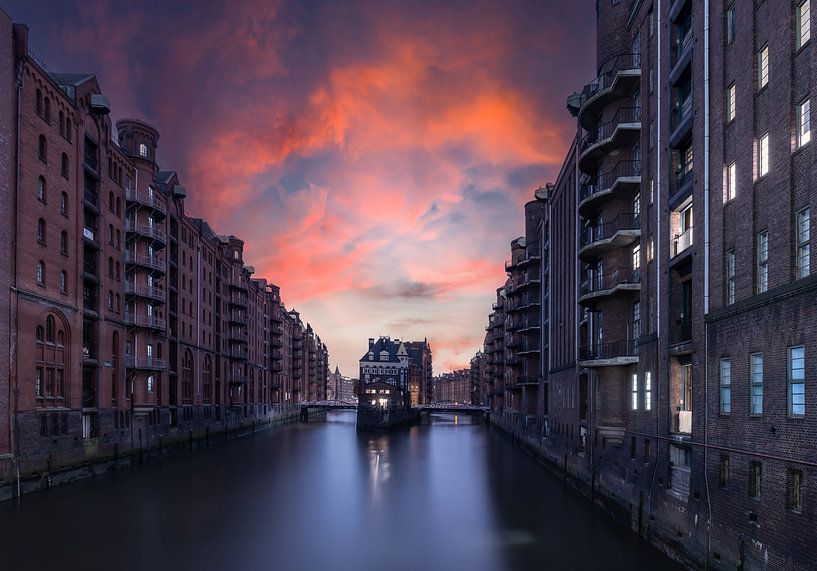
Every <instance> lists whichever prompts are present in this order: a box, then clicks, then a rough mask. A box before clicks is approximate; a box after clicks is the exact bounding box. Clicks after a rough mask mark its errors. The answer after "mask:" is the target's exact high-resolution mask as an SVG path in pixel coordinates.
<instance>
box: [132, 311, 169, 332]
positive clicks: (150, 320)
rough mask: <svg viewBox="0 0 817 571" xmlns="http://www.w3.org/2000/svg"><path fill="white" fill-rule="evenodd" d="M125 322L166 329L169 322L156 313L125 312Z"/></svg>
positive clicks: (136, 325)
mask: <svg viewBox="0 0 817 571" xmlns="http://www.w3.org/2000/svg"><path fill="white" fill-rule="evenodd" d="M125 323H126V324H127V325H131V326H134V327H146V328H150V329H165V328H166V327H167V322H166V321H165V320H164V319H161V318H159V317H156V316H155V315H134V314H133V313H129V312H127V311H126V312H125Z"/></svg>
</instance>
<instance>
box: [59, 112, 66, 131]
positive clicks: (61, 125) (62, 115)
mask: <svg viewBox="0 0 817 571" xmlns="http://www.w3.org/2000/svg"><path fill="white" fill-rule="evenodd" d="M60 135H62V136H63V137H64V136H65V113H63V112H62V111H60Z"/></svg>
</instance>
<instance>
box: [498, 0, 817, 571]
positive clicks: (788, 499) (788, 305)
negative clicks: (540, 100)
mask: <svg viewBox="0 0 817 571" xmlns="http://www.w3.org/2000/svg"><path fill="white" fill-rule="evenodd" d="M596 32H597V34H596V40H597V64H598V74H597V77H595V78H594V79H592V80H591V81H590V82H589V83H588V84H587V85H586V86H585V87H584V88H583V89H582V90H581V91H580V92H578V93H576V94H574V95H573V96H571V97H569V98H568V108H569V109H570V111H571V112H572V113H573V114H574V116H575V117H576V119H577V132H576V137H575V138H574V141H573V143H572V145H571V147H570V149H569V150H568V152H567V155H566V157H565V161H564V164H563V166H562V169H561V171H560V174H559V176H558V178H557V180H556V181H555V183H554V184H552V185H548V187H547V189H546V192H545V193H544V196H537V198H539V199H541V200H543V202H544V211H543V214H542V220H543V224H542V229H543V230H542V238H541V240H540V244H541V246H540V247H541V252H542V257H541V259H542V265H543V266H544V267H545V269H544V270H543V273H542V281H541V288H540V292H541V300H542V308H543V309H542V317H541V327H542V331H543V332H544V333H543V335H542V343H541V354H542V355H543V358H544V359H543V367H542V380H541V382H540V383H539V385H538V387H537V389H536V390H537V391H538V393H539V395H538V398H539V402H540V403H542V408H541V410H539V411H538V413H537V418H536V420H535V422H530V418H529V416H528V415H519V414H517V413H519V412H523V411H524V412H526V413H529V411H530V409H529V408H527V407H526V406H525V405H524V404H522V402H520V401H517V400H515V399H516V397H515V394H516V393H515V392H514V387H509V388H510V389H511V390H510V391H508V390H506V391H505V396H504V398H500V397H499V394H498V392H497V389H498V386H497V383H498V382H499V378H501V377H497V376H496V372H497V371H498V370H499V368H505V370H507V369H508V368H511V370H512V371H513V370H514V369H516V368H521V367H522V365H520V364H519V362H518V360H515V359H518V353H516V354H515V353H514V352H513V351H508V350H507V345H508V343H514V342H516V340H515V339H514V337H513V336H510V337H507V336H506V338H505V339H506V340H505V347H506V352H505V353H504V359H502V360H501V362H500V359H499V358H498V357H499V356H500V355H502V352H501V351H499V350H498V349H497V346H498V345H501V337H500V335H499V327H498V324H499V323H500V322H501V321H502V318H503V313H504V314H508V311H509V309H510V310H511V311H510V313H511V314H513V313H514V311H515V310H514V308H515V307H516V306H515V305H514V303H513V300H514V294H515V292H516V288H517V286H518V275H517V274H518V273H519V272H518V265H519V263H518V262H519V260H521V259H523V258H522V246H523V245H524V247H525V249H527V248H528V247H529V246H530V244H531V240H530V238H529V236H528V232H527V231H526V236H525V240H524V242H522V239H521V238H520V239H518V240H516V241H515V243H514V248H513V249H512V260H511V263H510V266H511V267H510V268H509V269H510V270H511V272H510V279H509V281H508V283H507V284H506V285H505V287H504V288H501V289H500V290H499V293H498V296H497V303H496V304H495V305H494V308H493V309H494V311H493V313H492V314H491V318H490V322H489V327H488V335H486V343H485V354H486V355H487V357H488V366H489V368H491V370H492V371H493V372H494V376H493V380H491V379H488V380H487V382H486V385H485V390H486V391H487V392H488V394H490V395H492V398H491V399H490V401H489V402H490V403H491V406H492V408H493V409H494V411H496V412H500V413H502V414H500V415H496V414H492V418H501V422H503V423H504V424H505V426H506V428H507V429H509V430H513V431H515V432H517V433H519V434H521V435H523V436H525V437H526V438H528V439H529V440H530V441H531V442H533V443H535V444H536V445H537V447H538V449H539V450H541V451H542V453H543V454H544V455H545V456H547V457H549V458H551V459H552V460H553V461H558V463H559V465H560V466H563V467H564V469H566V470H567V471H568V473H569V474H571V475H573V476H574V477H575V478H576V479H577V481H580V482H583V484H582V485H584V486H586V487H587V488H588V490H589V491H590V493H591V494H592V496H593V497H594V498H596V499H597V501H599V502H601V503H603V504H605V505H606V506H607V507H608V508H610V510H611V511H612V512H614V513H617V514H619V515H620V516H621V517H622V518H623V519H625V520H627V521H628V522H629V523H630V524H631V525H632V526H633V528H634V529H637V530H638V531H639V532H640V533H642V534H643V535H645V536H646V537H649V538H651V539H652V540H654V541H655V542H656V543H659V544H661V545H663V546H664V547H665V548H666V549H668V550H672V551H674V552H675V553H676V555H678V556H679V557H682V558H687V559H688V560H690V561H694V562H695V563H697V564H699V565H701V564H703V563H704V562H706V563H707V564H708V565H711V566H713V567H716V568H719V567H723V568H730V567H734V566H735V565H736V564H738V563H740V564H742V565H743V566H744V568H759V567H762V566H771V567H775V568H790V569H796V568H802V569H805V568H808V567H810V566H811V565H813V563H812V561H811V559H812V557H811V555H812V554H813V547H812V546H813V545H814V543H815V540H817V532H815V529H816V528H815V526H814V522H815V521H817V502H815V498H817V484H815V482H816V481H817V464H816V463H815V462H814V458H815V457H816V456H817V450H816V449H815V447H816V445H815V440H814V438H813V434H814V432H815V426H814V423H815V421H814V418H815V417H814V412H815V409H817V390H815V388H814V386H813V384H812V382H811V379H812V378H813V377H814V373H815V368H814V359H813V358H812V357H813V353H814V352H815V351H817V346H816V345H817V340H816V339H815V333H817V331H815V327H814V325H813V323H814V322H815V320H814V317H815V316H814V313H815V311H817V310H815V309H814V307H815V304H814V301H815V299H817V297H815V284H817V278H815V276H813V275H812V274H811V267H810V227H811V208H813V207H814V204H812V201H814V200H815V199H816V198H817V192H816V191H815V190H814V188H815V181H814V180H813V179H814V177H815V174H814V173H815V169H814V166H813V165H814V164H815V162H816V161H817V155H816V154H815V153H816V152H817V151H815V147H814V143H813V142H811V113H810V99H811V96H812V95H813V94H814V93H815V91H817V79H815V77H817V74H815V67H814V66H815V64H814V63H813V62H814V61H815V55H817V54H816V53H815V50H817V47H815V43H814V41H813V40H812V39H811V2H810V0H805V1H804V0H790V1H788V0H787V1H779V2H768V1H762V2H710V1H705V2H693V1H691V0H672V1H666V2H659V1H658V0H653V1H647V0H630V1H625V0H620V1H614V0H601V1H599V2H597V22H596ZM526 214H527V213H526ZM514 272H517V273H514ZM509 292H510V295H509ZM505 333H506V334H507V327H506V331H505ZM511 349H513V348H511ZM492 357H493V358H492ZM518 378H519V377H518V376H517V375H516V373H514V372H511V373H506V375H505V377H504V379H505V382H506V383H507V382H513V381H516V382H517V384H518ZM506 388H508V387H506ZM531 390H533V389H531ZM516 392H521V391H516ZM509 393H510V394H509ZM522 394H524V393H522ZM522 400H523V401H524V399H522Z"/></svg>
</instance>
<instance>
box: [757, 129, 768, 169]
mask: <svg viewBox="0 0 817 571" xmlns="http://www.w3.org/2000/svg"><path fill="white" fill-rule="evenodd" d="M767 174H769V134H768V133H766V134H764V135H763V136H761V137H760V139H759V140H758V142H757V176H758V178H761V177H764V176H766V175H767Z"/></svg>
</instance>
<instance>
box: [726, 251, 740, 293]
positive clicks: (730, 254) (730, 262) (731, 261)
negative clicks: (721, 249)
mask: <svg viewBox="0 0 817 571" xmlns="http://www.w3.org/2000/svg"><path fill="white" fill-rule="evenodd" d="M725 270H726V271H725V272H724V273H725V274H726V305H732V304H733V303H735V300H736V298H737V295H736V294H737V285H736V279H737V278H736V273H737V256H736V255H735V250H734V248H731V249H729V250H727V251H726V269H725Z"/></svg>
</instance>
